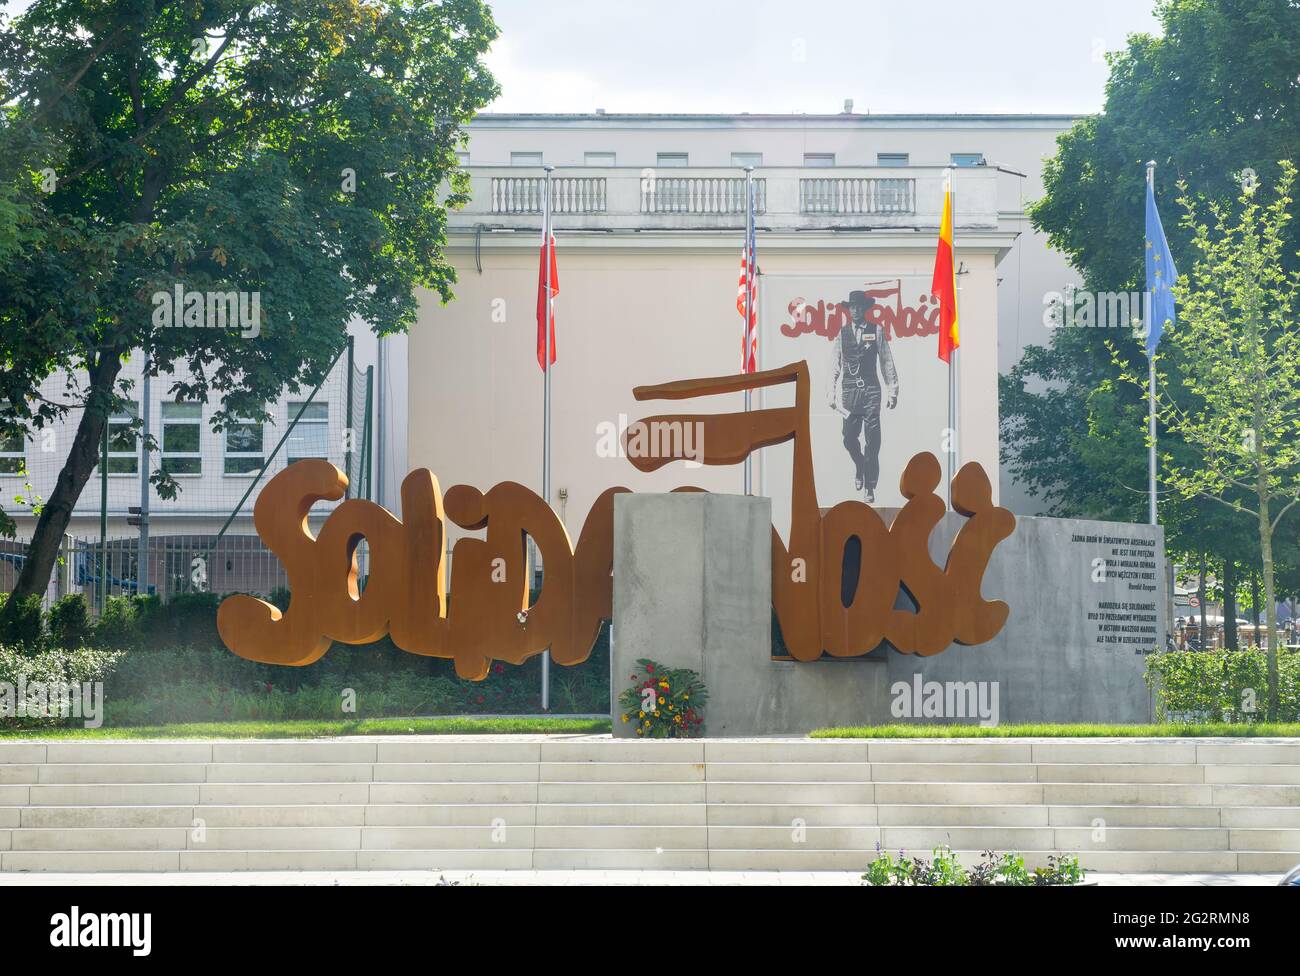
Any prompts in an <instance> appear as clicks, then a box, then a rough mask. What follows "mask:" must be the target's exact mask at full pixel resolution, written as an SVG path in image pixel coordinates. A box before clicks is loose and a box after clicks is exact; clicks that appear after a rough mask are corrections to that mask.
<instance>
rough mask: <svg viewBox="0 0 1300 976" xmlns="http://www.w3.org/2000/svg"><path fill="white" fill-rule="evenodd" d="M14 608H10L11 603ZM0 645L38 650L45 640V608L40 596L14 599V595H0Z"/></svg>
mask: <svg viewBox="0 0 1300 976" xmlns="http://www.w3.org/2000/svg"><path fill="white" fill-rule="evenodd" d="M11 600H12V601H13V604H14V605H13V606H10V605H9V604H10V601H11ZM0 611H8V612H0V628H2V632H0V643H5V644H10V645H16V646H18V647H23V648H26V649H28V650H36V649H37V648H39V647H40V646H41V643H42V641H43V639H44V627H43V621H42V612H43V608H42V607H41V597H40V595H39V594H32V595H31V596H27V597H19V598H18V599H17V600H14V599H13V596H12V594H9V593H0Z"/></svg>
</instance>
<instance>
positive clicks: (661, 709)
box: [618, 658, 709, 739]
mask: <svg viewBox="0 0 1300 976" xmlns="http://www.w3.org/2000/svg"><path fill="white" fill-rule="evenodd" d="M636 664H637V670H636V673H634V674H633V675H632V676H631V677H630V678H629V679H628V680H630V681H631V682H632V686H631V687H629V688H625V689H623V692H622V693H621V694H620V695H619V696H618V707H619V709H620V710H621V711H622V714H621V715H620V716H619V720H620V721H621V722H623V723H624V724H627V723H631V724H633V725H634V726H635V727H636V734H637V735H639V736H642V737H644V738H647V739H688V738H692V737H694V736H697V735H700V734H701V732H702V731H703V728H704V711H703V709H704V706H705V705H706V704H707V703H708V700H709V692H708V689H707V688H705V687H704V681H703V679H702V678H701V677H700V676H699V674H698V673H697V672H695V671H689V670H687V669H685V668H677V669H673V668H666V667H664V666H663V665H662V664H660V663H658V662H657V661H651V660H648V659H647V658H639V659H638V660H637V662H636Z"/></svg>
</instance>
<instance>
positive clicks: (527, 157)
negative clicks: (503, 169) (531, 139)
mask: <svg viewBox="0 0 1300 976" xmlns="http://www.w3.org/2000/svg"><path fill="white" fill-rule="evenodd" d="M510 165H511V166H541V165H542V154H541V153H539V152H512V153H511V154H510Z"/></svg>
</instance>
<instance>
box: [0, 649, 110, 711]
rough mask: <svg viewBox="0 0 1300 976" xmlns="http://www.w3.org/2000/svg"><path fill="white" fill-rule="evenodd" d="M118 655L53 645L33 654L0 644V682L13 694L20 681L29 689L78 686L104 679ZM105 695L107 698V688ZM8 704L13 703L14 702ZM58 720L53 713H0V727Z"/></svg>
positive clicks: (103, 651) (107, 676)
mask: <svg viewBox="0 0 1300 976" xmlns="http://www.w3.org/2000/svg"><path fill="white" fill-rule="evenodd" d="M122 657H123V653H122V652H121V651H105V650H99V649H97V648H90V647H78V648H76V649H74V650H63V649H61V648H53V649H45V650H40V651H37V652H36V653H34V654H33V653H31V652H30V651H28V650H26V649H20V648H14V647H5V646H3V645H0V684H4V685H5V686H7V687H8V688H13V689H14V692H15V693H16V691H17V689H18V687H19V685H20V684H23V685H25V686H26V687H27V688H28V689H30V688H31V686H32V685H33V684H35V683H40V684H44V685H46V686H47V687H48V686H49V685H51V684H58V685H63V686H79V685H81V684H82V683H83V682H96V681H104V682H107V681H108V680H109V679H110V677H111V675H112V674H113V671H114V669H115V668H116V667H117V665H118V664H119V663H120V662H121V660H122ZM105 696H106V697H107V690H106V691H105ZM29 700H30V696H29ZM12 704H14V705H16V702H14V703H12ZM16 710H17V709H16V708H15V711H16ZM62 721H66V719H60V718H59V717H58V716H57V715H54V716H51V717H43V716H32V715H27V716H22V717H19V716H17V715H16V714H15V715H8V716H6V715H4V714H0V729H3V728H30V727H33V726H37V727H39V726H48V725H57V724H59V723H60V722H62Z"/></svg>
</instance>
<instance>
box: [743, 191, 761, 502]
mask: <svg viewBox="0 0 1300 976" xmlns="http://www.w3.org/2000/svg"><path fill="white" fill-rule="evenodd" d="M753 243H754V167H752V166H746V167H745V339H744V347H743V349H742V352H741V356H742V359H743V362H742V363H741V368H742V369H744V370H745V372H749V350H750V342H751V340H750V333H749V330H750V327H751V323H752V322H753V321H754V274H755V272H756V269H757V267H758V262H757V261H756V260H755V255H754V247H753ZM752 396H753V391H752V390H750V389H749V388H748V387H746V389H745V413H749V410H750V403H751V398H752ZM751 463H752V457H751V455H749V454H746V455H745V494H746V495H752V494H753V493H754V473H753V468H752V467H751Z"/></svg>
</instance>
